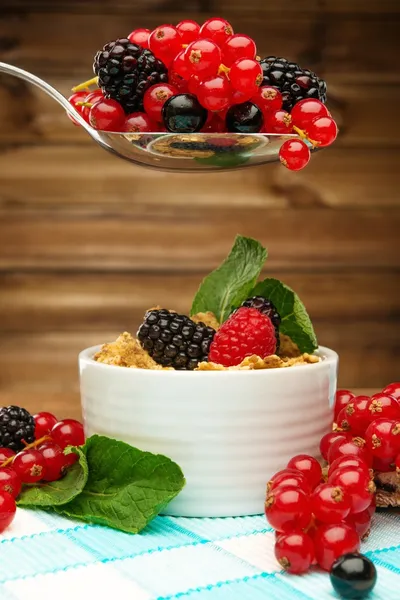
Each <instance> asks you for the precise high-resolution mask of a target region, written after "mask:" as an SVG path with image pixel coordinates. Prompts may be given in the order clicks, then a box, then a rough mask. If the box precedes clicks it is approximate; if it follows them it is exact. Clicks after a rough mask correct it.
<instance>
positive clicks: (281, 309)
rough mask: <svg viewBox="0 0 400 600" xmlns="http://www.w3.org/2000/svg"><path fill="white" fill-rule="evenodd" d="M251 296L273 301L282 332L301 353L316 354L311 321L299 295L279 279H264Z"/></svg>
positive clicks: (315, 342)
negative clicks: (279, 318) (279, 317)
mask: <svg viewBox="0 0 400 600" xmlns="http://www.w3.org/2000/svg"><path fill="white" fill-rule="evenodd" d="M250 295H251V296H264V297H265V298H268V299H269V300H272V302H273V303H274V305H275V307H276V310H277V311H278V313H279V314H280V316H281V319H282V322H281V325H280V331H281V332H282V333H285V334H286V335H288V336H289V337H290V338H291V339H292V340H293V342H295V343H296V344H297V345H298V347H299V349H300V352H310V353H311V352H314V350H316V349H317V348H318V342H317V338H316V336H315V333H314V328H313V326H312V323H311V319H310V317H309V316H308V313H307V311H306V309H305V306H304V304H303V303H302V302H301V300H300V298H299V297H298V295H297V294H296V293H295V292H294V291H293V290H292V289H290V287H288V286H287V285H285V284H284V283H282V282H281V281H279V280H278V279H264V281H260V282H259V283H258V284H257V285H256V287H255V288H254V289H253V290H252V292H251V294H250Z"/></svg>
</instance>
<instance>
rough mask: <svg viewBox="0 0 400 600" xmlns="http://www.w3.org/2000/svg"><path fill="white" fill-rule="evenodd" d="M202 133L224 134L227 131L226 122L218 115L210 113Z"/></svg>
mask: <svg viewBox="0 0 400 600" xmlns="http://www.w3.org/2000/svg"><path fill="white" fill-rule="evenodd" d="M201 131H202V133H224V132H225V131H226V127H225V123H224V121H223V120H222V119H221V118H220V117H219V116H218V113H211V112H210V113H208V117H207V121H206V124H205V125H204V127H203V129H202V130H201Z"/></svg>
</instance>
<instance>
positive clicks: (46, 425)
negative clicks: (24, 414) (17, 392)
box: [33, 412, 58, 440]
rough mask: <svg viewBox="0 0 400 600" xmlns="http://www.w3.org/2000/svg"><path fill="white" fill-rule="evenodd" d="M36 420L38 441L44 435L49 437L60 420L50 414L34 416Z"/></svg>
mask: <svg viewBox="0 0 400 600" xmlns="http://www.w3.org/2000/svg"><path fill="white" fill-rule="evenodd" d="M33 418H34V419H35V439H36V440H38V439H40V438H41V437H43V436H44V435H49V433H50V431H51V430H52V429H53V427H54V425H55V424H56V423H57V421H58V419H57V417H55V416H54V415H52V414H51V413H49V412H40V413H37V414H36V415H33Z"/></svg>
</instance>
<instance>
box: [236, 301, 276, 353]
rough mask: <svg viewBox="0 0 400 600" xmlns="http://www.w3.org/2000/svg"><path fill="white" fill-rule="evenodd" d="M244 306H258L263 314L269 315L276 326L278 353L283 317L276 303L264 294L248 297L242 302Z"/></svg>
mask: <svg viewBox="0 0 400 600" xmlns="http://www.w3.org/2000/svg"><path fill="white" fill-rule="evenodd" d="M242 306H246V307H247V308H256V309H257V310H258V311H260V313H261V314H263V315H265V316H266V317H269V318H270V319H271V321H272V323H273V326H274V327H275V335H276V350H275V352H276V354H278V351H279V344H280V338H279V326H280V324H281V317H280V314H279V313H278V311H277V310H276V308H275V305H274V303H273V302H272V301H271V300H269V299H268V298H264V296H252V297H251V298H247V300H245V301H244V302H243V304H242Z"/></svg>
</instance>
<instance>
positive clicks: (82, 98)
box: [67, 92, 88, 127]
mask: <svg viewBox="0 0 400 600" xmlns="http://www.w3.org/2000/svg"><path fill="white" fill-rule="evenodd" d="M87 95H88V93H87V92H76V93H75V94H72V96H70V97H69V98H68V102H69V103H70V104H72V106H73V107H74V108H75V110H76V111H77V112H78V113H79V114H80V115H81V117H83V118H84V119H85V121H87V120H88V119H87V112H86V111H85V108H86V107H85V106H80V105H79V104H78V102H86V96H87ZM67 116H68V118H69V119H71V121H72V122H73V124H74V125H76V126H77V127H80V124H79V123H78V121H76V120H75V119H74V117H73V116H72V115H70V114H69V113H67Z"/></svg>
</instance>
